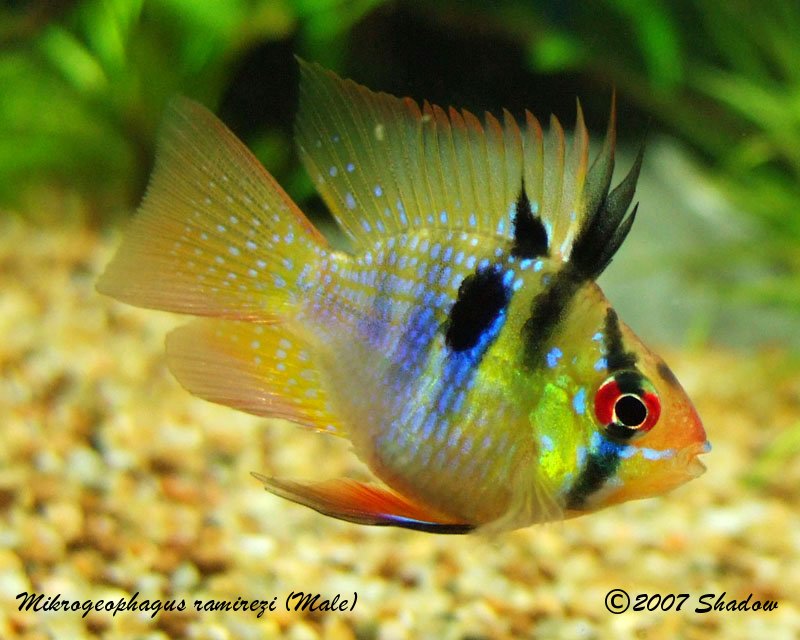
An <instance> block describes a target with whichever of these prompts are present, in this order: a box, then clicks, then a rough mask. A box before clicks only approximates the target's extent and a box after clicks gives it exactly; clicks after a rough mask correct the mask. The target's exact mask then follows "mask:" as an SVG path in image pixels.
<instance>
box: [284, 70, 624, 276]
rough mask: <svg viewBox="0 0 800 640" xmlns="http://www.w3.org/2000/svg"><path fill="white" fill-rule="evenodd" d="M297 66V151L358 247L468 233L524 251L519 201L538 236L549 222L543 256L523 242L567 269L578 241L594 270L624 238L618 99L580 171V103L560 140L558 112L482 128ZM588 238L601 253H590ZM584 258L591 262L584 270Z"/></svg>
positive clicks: (583, 144)
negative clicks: (543, 120) (617, 177)
mask: <svg viewBox="0 0 800 640" xmlns="http://www.w3.org/2000/svg"><path fill="white" fill-rule="evenodd" d="M299 64H300V110H299V114H298V118H297V125H296V129H297V143H298V147H299V150H300V156H301V158H302V160H303V162H304V164H305V166H306V168H307V170H308V171H309V174H310V175H311V177H312V179H313V180H314V182H315V184H316V187H317V189H318V190H319V192H320V193H321V194H322V197H323V198H324V200H325V202H326V203H327V205H328V207H329V208H330V210H331V212H332V213H333V215H334V217H335V218H336V220H337V221H338V222H339V224H340V225H341V227H342V228H343V229H344V231H345V233H346V234H347V236H348V237H349V238H350V239H351V240H352V241H353V242H354V243H355V244H356V245H362V246H369V245H371V244H373V243H374V242H375V241H376V240H377V239H379V238H380V237H381V236H386V235H395V234H397V233H401V232H404V231H407V230H409V229H415V230H419V229H425V228H429V229H434V228H439V229H447V230H450V231H468V232H470V233H475V234H478V235H484V236H487V237H494V238H502V239H506V240H509V241H516V243H517V245H519V244H520V238H519V237H516V238H515V233H514V231H515V229H514V222H515V213H516V208H517V206H518V204H519V203H521V202H523V203H525V204H526V206H528V207H529V210H530V212H531V214H532V215H533V216H534V217H535V219H536V223H535V224H531V220H530V219H528V218H526V222H527V223H528V227H529V228H530V229H532V230H533V231H534V232H536V233H537V235H541V234H540V231H541V229H540V226H541V225H543V226H544V229H545V230H546V235H547V251H545V252H542V251H541V248H542V247H541V245H542V243H541V242H540V241H535V242H530V243H528V244H530V245H531V246H533V247H536V251H537V252H538V253H540V254H541V255H545V254H546V255H549V256H550V257H551V258H554V259H556V260H562V261H565V262H567V261H569V260H570V256H571V253H572V250H573V247H574V246H575V244H576V243H577V242H578V241H579V240H580V241H581V242H580V256H579V261H580V262H581V263H582V271H586V272H587V273H588V272H591V273H592V275H594V274H595V273H596V272H598V268H599V270H602V266H604V264H601V263H603V262H605V263H607V261H608V260H610V257H611V255H613V251H615V250H616V248H617V247H618V246H619V243H620V242H621V241H622V239H623V238H624V236H625V233H626V232H627V229H628V228H629V224H630V222H631V221H632V220H631V218H630V217H628V218H625V217H624V214H625V212H626V210H627V204H628V203H629V202H630V200H629V198H627V196H628V195H630V196H632V193H633V187H634V186H635V176H636V174H637V173H638V165H637V167H634V169H633V170H632V171H631V174H629V176H630V177H632V179H626V181H625V183H624V184H625V188H624V189H622V191H621V192H616V199H615V198H612V197H611V196H609V195H608V188H609V185H610V180H611V174H612V173H613V169H614V147H615V138H616V124H615V123H616V121H615V114H614V111H615V104H614V99H613V98H612V104H611V115H610V118H609V126H608V132H607V135H606V140H605V143H604V145H603V150H602V151H601V152H600V154H599V156H598V157H597V158H596V159H595V161H594V163H593V164H592V168H591V170H587V169H588V164H589V135H588V132H587V130H586V125H585V123H584V119H583V111H582V109H581V106H580V103H578V104H577V119H576V124H575V132H574V134H573V136H572V141H571V144H567V142H566V140H565V135H564V129H563V127H562V126H561V124H560V122H559V121H558V119H557V118H555V117H554V116H551V118H550V127H549V129H548V131H547V132H543V131H542V127H541V126H540V124H539V122H538V120H537V119H536V118H535V117H534V116H533V115H531V113H530V112H527V111H526V112H525V127H524V128H523V129H522V130H520V127H519V125H518V124H517V122H516V120H515V119H514V118H513V117H512V116H511V114H510V113H508V111H504V112H503V118H502V123H501V122H500V121H499V120H498V119H497V118H495V117H494V116H492V115H491V114H489V113H487V114H486V115H485V116H484V120H483V123H481V121H479V120H478V118H477V117H475V116H474V115H473V114H472V113H470V112H469V111H466V110H460V111H459V110H456V109H454V108H452V107H450V108H449V109H448V110H447V111H445V110H444V109H442V108H440V107H438V106H436V105H431V104H429V103H428V102H424V103H423V104H422V107H421V108H420V106H419V105H418V104H417V103H416V102H415V101H414V100H412V99H411V98H402V99H401V98H396V97H394V96H391V95H389V94H387V93H375V92H372V91H370V90H369V89H366V88H365V87H363V86H361V85H359V84H356V83H355V82H353V81H352V80H342V79H341V78H339V77H338V76H336V75H335V74H334V73H332V72H331V71H328V70H326V69H323V68H322V67H320V66H319V65H316V64H309V63H306V62H304V61H302V60H299ZM621 186H622V185H621ZM522 189H524V190H525V193H524V194H523V193H521V191H522ZM623 192H624V193H623ZM523 196H524V197H523ZM623 196H624V197H623ZM612 201H613V202H612ZM610 204H611V205H613V206H612V207H610V208H609V205H610ZM622 205H625V206H624V207H623V206H622ZM620 212H621V213H620ZM539 221H540V222H539ZM587 243H588V244H591V245H593V246H595V247H599V246H605V249H603V250H599V249H595V250H594V251H590V250H589V249H588V246H587ZM522 244H523V245H524V244H526V243H525V242H523V243H522ZM588 262H592V263H593V264H592V267H591V268H586V269H583V267H586V266H587V263H588Z"/></svg>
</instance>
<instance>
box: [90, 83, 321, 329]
mask: <svg viewBox="0 0 800 640" xmlns="http://www.w3.org/2000/svg"><path fill="white" fill-rule="evenodd" d="M326 246H327V242H326V240H325V239H324V238H323V236H322V235H320V233H319V232H318V231H317V230H316V229H315V228H314V227H313V226H312V225H311V223H310V222H309V221H308V220H307V219H306V217H305V216H304V215H303V214H302V213H301V211H300V210H299V209H298V208H297V206H296V205H295V204H294V203H293V202H292V201H291V199H290V198H289V196H288V195H287V194H286V193H285V192H284V191H283V189H281V187H280V186H279V185H278V183H277V182H275V180H274V179H273V178H272V176H271V175H270V174H269V173H267V172H266V170H265V169H264V168H263V167H262V166H261V164H259V162H258V160H256V158H255V157H254V156H253V154H252V153H250V151H248V150H247V148H246V147H245V146H244V145H243V144H242V143H241V142H240V141H239V140H237V139H236V137H235V136H234V135H233V134H232V133H231V132H230V131H229V130H228V129H227V128H226V127H225V126H224V125H223V124H222V123H221V122H220V121H219V120H218V119H217V118H216V117H214V115H213V114H211V113H210V112H209V111H207V110H206V109H205V108H203V107H201V106H200V105H199V104H196V103H194V102H192V101H190V100H187V99H185V98H176V99H174V100H173V101H172V102H170V105H169V107H168V109H167V111H166V114H165V117H164V123H163V125H162V127H161V134H160V136H159V143H158V153H157V155H156V166H155V169H154V171H153V175H152V177H151V178H150V184H149V186H148V187H147V194H146V195H145V198H144V201H143V202H142V205H141V207H140V208H139V212H138V214H137V215H136V217H135V218H134V219H133V221H132V222H131V224H130V227H129V228H128V230H127V233H126V234H125V237H124V239H123V242H122V245H121V246H120V248H119V251H117V254H116V255H115V256H114V259H113V260H112V261H111V262H110V263H109V265H108V266H107V267H106V271H105V273H104V274H103V276H102V277H101V278H100V280H99V281H98V283H97V289H98V291H99V292H100V293H103V294H106V295H110V296H113V297H115V298H117V299H118V300H122V301H123V302H127V303H129V304H133V305H136V306H140V307H148V308H151V309H162V310H164V311H175V312H178V313H190V314H193V315H201V316H218V317H226V318H234V319H238V320H258V321H262V322H263V321H274V320H275V318H276V317H286V316H289V315H291V311H292V309H293V308H294V305H295V304H296V302H297V300H298V298H300V297H301V296H300V291H299V289H298V281H299V277H300V274H301V269H302V268H303V267H308V268H309V269H311V271H310V272H311V273H313V272H314V268H315V265H316V263H317V260H318V258H319V256H320V255H321V254H322V253H324V251H325V250H326V249H325V248H326Z"/></svg>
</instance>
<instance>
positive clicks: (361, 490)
mask: <svg viewBox="0 0 800 640" xmlns="http://www.w3.org/2000/svg"><path fill="white" fill-rule="evenodd" d="M253 476H254V477H255V478H257V479H258V480H260V481H261V482H263V483H264V486H265V487H266V489H267V491H269V492H270V493H274V494H275V495H277V496H280V497H281V498H286V499H288V500H292V501H293V502H297V503H298V504H302V505H304V506H307V507H310V508H312V509H314V510H315V511H318V512H319V513H322V514H323V515H326V516H331V517H333V518H338V519H339V520H345V521H347V522H353V523H355V524H367V525H377V526H389V527H402V528H405V529H414V530H416V531H427V532H429V533H469V532H470V531H472V530H473V529H475V525H471V524H468V523H465V522H458V521H453V520H449V519H447V518H446V517H445V516H442V515H441V514H439V513H437V512H435V511H433V510H431V509H428V508H426V507H423V506H420V505H418V504H415V503H413V502H411V501H410V500H408V499H407V498H404V497H403V496H400V495H398V494H396V493H394V492H392V491H389V490H388V489H385V488H383V487H380V486H377V485H374V484H368V483H364V482H357V481H355V480H349V479H340V480H327V481H325V482H318V483H313V484H305V483H301V482H295V481H292V480H284V479H280V478H270V477H267V476H264V475H262V474H260V473H253Z"/></svg>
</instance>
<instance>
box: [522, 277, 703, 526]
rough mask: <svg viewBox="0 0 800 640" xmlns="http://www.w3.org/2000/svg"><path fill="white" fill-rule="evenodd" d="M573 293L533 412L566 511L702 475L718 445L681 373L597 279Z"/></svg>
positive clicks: (540, 354) (548, 353) (545, 361)
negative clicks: (706, 456) (704, 458)
mask: <svg viewBox="0 0 800 640" xmlns="http://www.w3.org/2000/svg"><path fill="white" fill-rule="evenodd" d="M572 295H573V299H572V302H571V303H570V304H569V305H568V306H567V308H566V309H564V312H563V314H562V315H561V317H560V319H559V321H558V326H557V327H556V328H555V330H554V331H553V332H552V334H551V335H550V336H549V338H548V340H547V342H546V343H545V344H544V345H542V346H541V347H539V348H538V349H537V358H539V360H538V361H537V363H538V364H537V370H538V371H540V372H541V375H542V376H543V378H542V382H541V383H540V385H539V386H540V388H541V390H542V391H541V394H540V395H539V396H537V400H536V401H535V404H536V406H535V407H534V408H533V411H532V412H531V414H530V422H531V428H532V430H533V432H534V433H535V434H537V435H538V437H539V439H540V446H539V464H540V466H541V468H542V469H543V470H544V474H545V475H546V476H549V481H550V484H551V486H555V487H560V494H561V495H562V497H563V503H564V504H565V506H566V509H567V511H568V512H570V513H571V514H573V515H578V514H580V513H586V512H589V511H594V510H597V509H600V508H603V507H606V506H610V505H612V504H616V503H620V502H625V501H628V500H633V499H638V498H646V497H650V496H656V495H660V494H662V493H665V492H667V491H670V490H671V489H674V488H675V487H678V486H679V485H681V484H683V483H685V482H687V481H689V480H691V479H693V478H696V477H698V476H699V475H700V474H702V473H703V471H704V470H705V467H704V465H703V464H702V462H700V460H699V459H698V455H700V454H702V453H705V452H707V451H709V449H710V445H709V444H708V442H707V439H706V433H705V430H704V428H703V425H702V422H701V420H700V417H699V415H698V413H697V411H696V410H695V408H694V405H693V404H692V401H691V400H690V399H689V397H688V395H687V393H686V392H685V390H684V389H683V387H682V386H681V384H680V382H678V380H677V378H676V377H675V375H674V374H673V373H672V371H671V370H670V369H669V367H668V366H667V365H666V364H665V363H664V361H663V360H662V359H661V358H660V357H659V356H658V355H656V354H655V353H653V352H652V351H651V350H650V349H649V348H648V347H647V346H646V345H645V344H644V343H643V342H642V341H641V340H640V339H639V338H638V337H637V336H636V335H635V334H634V333H633V331H632V330H631V329H630V328H629V327H628V326H627V325H625V324H624V323H623V322H622V321H620V320H619V318H618V316H617V314H616V312H615V311H614V309H613V308H612V307H611V305H610V304H609V303H608V301H607V300H606V298H605V297H604V296H603V294H602V292H601V291H600V289H599V287H597V285H595V284H594V283H588V284H586V285H585V286H583V287H581V288H580V289H579V290H578V291H576V292H573V294H572Z"/></svg>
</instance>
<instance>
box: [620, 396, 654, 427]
mask: <svg viewBox="0 0 800 640" xmlns="http://www.w3.org/2000/svg"><path fill="white" fill-rule="evenodd" d="M614 412H615V413H616V414H617V420H618V421H619V422H620V423H622V424H623V425H625V426H626V427H638V426H639V425H640V424H642V422H644V419H645V418H646V417H647V407H646V406H645V404H644V402H642V401H641V399H640V398H637V397H636V396H630V395H626V396H622V397H621V398H620V399H619V400H617V404H615V405H614Z"/></svg>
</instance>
